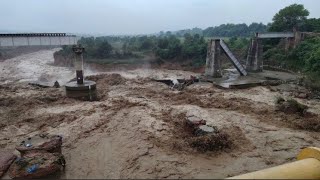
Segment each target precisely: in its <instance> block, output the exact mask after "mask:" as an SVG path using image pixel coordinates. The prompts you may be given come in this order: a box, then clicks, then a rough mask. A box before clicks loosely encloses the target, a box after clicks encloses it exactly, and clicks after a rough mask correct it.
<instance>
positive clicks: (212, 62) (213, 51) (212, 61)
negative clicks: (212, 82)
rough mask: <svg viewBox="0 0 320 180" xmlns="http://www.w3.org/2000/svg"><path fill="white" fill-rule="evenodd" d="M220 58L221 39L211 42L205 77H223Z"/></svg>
mask: <svg viewBox="0 0 320 180" xmlns="http://www.w3.org/2000/svg"><path fill="white" fill-rule="evenodd" d="M219 56H220V39H212V40H210V41H209V44H208V50H207V59H206V68H205V75H206V76H210V77H214V78H219V77H222V72H221V59H220V58H219Z"/></svg>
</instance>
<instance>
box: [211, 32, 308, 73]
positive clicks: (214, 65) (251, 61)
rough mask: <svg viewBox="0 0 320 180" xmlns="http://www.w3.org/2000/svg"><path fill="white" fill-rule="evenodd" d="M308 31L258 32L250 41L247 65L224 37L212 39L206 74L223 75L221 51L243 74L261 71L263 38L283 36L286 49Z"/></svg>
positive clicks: (297, 41)
mask: <svg viewBox="0 0 320 180" xmlns="http://www.w3.org/2000/svg"><path fill="white" fill-rule="evenodd" d="M309 34H310V33H308V32H298V31H295V30H294V31H293V32H271V33H256V34H255V37H253V38H252V39H251V41H250V47H249V50H248V55H247V59H246V64H245V66H244V65H242V64H241V63H240V61H239V60H238V59H237V58H236V57H235V56H234V55H233V53H232V52H231V50H230V49H229V47H228V46H227V44H226V43H225V42H224V41H223V40H222V39H211V40H210V41H209V44H208V50H207V58H206V67H205V76H208V77H214V78H220V77H222V71H221V59H220V58H219V56H220V54H221V52H224V53H225V54H226V56H227V57H228V59H229V60H230V61H231V63H232V64H233V66H234V67H235V68H236V69H237V71H238V72H239V73H240V75H241V76H246V75H247V74H248V72H261V71H262V70H263V59H262V52H263V45H262V40H263V39H272V38H281V39H285V49H286V50H288V49H289V48H291V47H296V46H297V45H298V44H299V43H300V42H301V41H302V40H303V39H304V37H305V35H309Z"/></svg>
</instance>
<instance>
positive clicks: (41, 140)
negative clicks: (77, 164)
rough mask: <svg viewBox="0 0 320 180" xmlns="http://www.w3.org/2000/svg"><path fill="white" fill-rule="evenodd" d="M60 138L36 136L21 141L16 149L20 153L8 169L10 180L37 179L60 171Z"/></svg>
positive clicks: (61, 158) (61, 160) (61, 166)
mask: <svg viewBox="0 0 320 180" xmlns="http://www.w3.org/2000/svg"><path fill="white" fill-rule="evenodd" d="M61 145H62V137H61V136H57V135H53V136H48V135H36V136H34V137H30V138H27V139H25V140H23V141H21V143H20V144H18V145H17V147H16V149H17V150H18V151H19V152H20V153H21V157H19V158H17V159H16V160H15V161H14V163H13V164H12V165H11V167H10V168H9V176H10V177H11V178H39V177H44V176H47V175H51V174H53V173H56V172H58V171H60V170H62V169H63V168H64V166H65V160H64V157H63V155H62V154H61Z"/></svg>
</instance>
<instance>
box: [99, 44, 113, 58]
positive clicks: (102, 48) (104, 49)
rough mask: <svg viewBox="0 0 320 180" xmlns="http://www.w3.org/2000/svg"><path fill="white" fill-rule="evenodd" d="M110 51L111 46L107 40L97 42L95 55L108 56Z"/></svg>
mask: <svg viewBox="0 0 320 180" xmlns="http://www.w3.org/2000/svg"><path fill="white" fill-rule="evenodd" d="M111 51H112V46H111V45H110V44H109V43H108V41H103V42H101V43H99V46H98V48H97V51H96V56H97V57H98V58H101V59H103V58H108V57H110V54H111Z"/></svg>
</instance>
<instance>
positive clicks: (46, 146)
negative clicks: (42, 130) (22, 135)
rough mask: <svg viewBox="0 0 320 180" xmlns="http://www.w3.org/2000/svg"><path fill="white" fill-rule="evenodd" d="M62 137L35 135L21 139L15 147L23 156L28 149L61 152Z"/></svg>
mask: <svg viewBox="0 0 320 180" xmlns="http://www.w3.org/2000/svg"><path fill="white" fill-rule="evenodd" d="M61 146H62V137H61V136H59V135H52V136H48V135H41V134H40V135H35V136H33V137H29V138H27V139H24V140H22V141H21V142H20V143H19V144H18V145H17V147H16V149H17V150H18V151H19V152H20V153H21V156H23V155H24V154H25V153H26V152H28V151H46V152H51V153H54V152H57V153H61Z"/></svg>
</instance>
